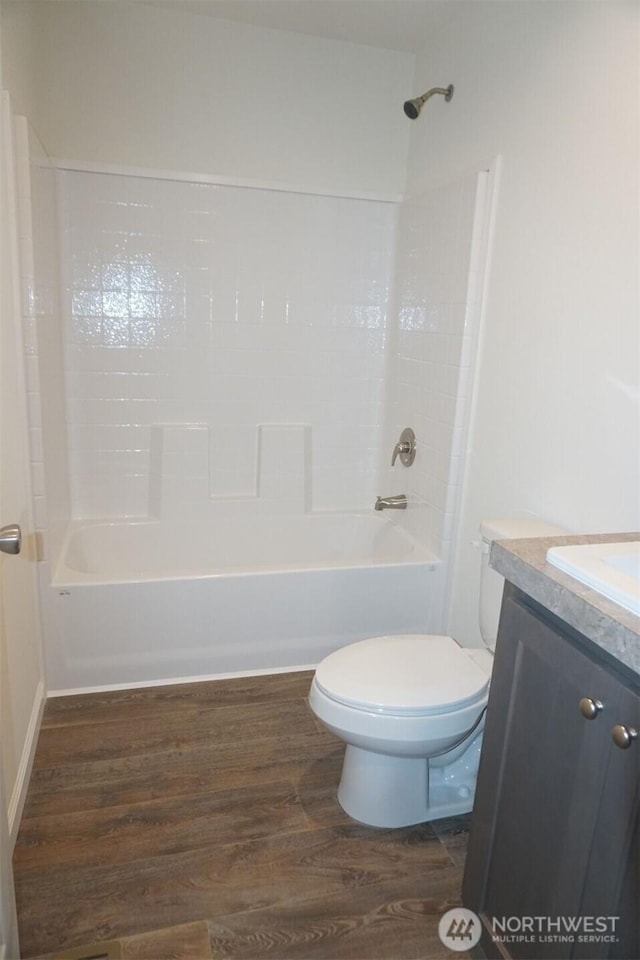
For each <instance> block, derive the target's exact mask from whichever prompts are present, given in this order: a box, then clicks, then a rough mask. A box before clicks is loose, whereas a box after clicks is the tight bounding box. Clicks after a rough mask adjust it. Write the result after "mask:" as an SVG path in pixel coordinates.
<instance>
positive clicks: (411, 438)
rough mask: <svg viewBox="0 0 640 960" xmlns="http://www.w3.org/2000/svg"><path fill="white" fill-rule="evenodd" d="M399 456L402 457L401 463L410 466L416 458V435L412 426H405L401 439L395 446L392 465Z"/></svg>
mask: <svg viewBox="0 0 640 960" xmlns="http://www.w3.org/2000/svg"><path fill="white" fill-rule="evenodd" d="M398 457H400V463H402V464H404V466H405V467H410V466H411V464H412V463H413V461H414V460H415V458H416V435H415V433H414V432H413V430H412V429H411V427H405V428H404V430H403V431H402V433H401V434H400V439H399V440H398V442H397V443H396V445H395V447H394V448H393V455H392V457H391V466H392V467H393V466H394V464H395V462H396V460H397V459H398Z"/></svg>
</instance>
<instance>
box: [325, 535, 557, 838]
mask: <svg viewBox="0 0 640 960" xmlns="http://www.w3.org/2000/svg"><path fill="white" fill-rule="evenodd" d="M480 533H481V537H482V541H481V544H480V546H481V551H482V553H481V556H482V560H481V573H480V633H481V636H482V639H483V642H484V644H485V647H484V648H480V649H476V648H465V647H462V646H461V645H460V644H459V643H457V642H456V641H455V640H454V639H453V638H452V637H448V636H436V635H430V634H420V633H412V634H395V635H392V636H384V637H371V638H369V639H368V640H360V641H359V642H358V643H352V644H349V645H348V646H346V647H343V648H342V649H340V650H336V651H335V652H334V653H332V654H330V655H329V656H328V657H326V658H325V659H324V660H323V661H322V662H321V663H320V664H319V666H318V667H317V669H316V672H315V676H314V678H313V682H312V684H311V690H310V692H309V706H310V707H311V710H312V711H313V713H314V714H315V715H316V716H317V717H318V719H319V720H320V721H321V722H322V723H323V725H324V726H325V727H326V728H327V729H328V730H330V731H331V732H332V733H333V734H335V735H336V736H337V737H339V738H340V739H342V740H344V741H345V743H346V751H345V756H344V763H343V767H342V776H341V779H340V786H339V788H338V801H339V803H340V805H341V807H342V808H343V810H344V811H345V812H346V813H347V814H349V816H350V817H352V818H353V819H354V820H357V821H359V822H360V823H365V824H368V825H370V826H374V827H404V826H408V825H409V824H415V823H422V822H424V821H427V820H437V819H439V818H441V817H450V816H455V815H457V814H461V813H467V812H468V811H470V810H471V808H472V806H473V797H474V792H475V784H476V776H477V771H478V764H479V761H480V747H481V743H482V731H483V728H484V715H485V711H486V706H487V698H488V693H489V681H490V677H491V669H492V665H493V648H494V645H495V638H496V635H497V629H498V619H499V613H500V604H501V599H502V588H503V584H504V581H503V579H502V577H500V576H499V575H498V574H497V573H495V571H493V570H491V569H490V568H489V564H488V559H489V548H490V545H491V542H492V541H493V540H509V539H519V538H525V537H544V536H547V537H549V536H560V535H561V534H564V533H566V531H565V530H562V529H561V528H559V527H556V526H552V525H550V524H548V523H544V522H543V521H541V520H538V519H536V518H533V519H505V520H490V521H484V522H483V523H482V524H481V526H480Z"/></svg>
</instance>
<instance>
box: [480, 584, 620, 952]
mask: <svg viewBox="0 0 640 960" xmlns="http://www.w3.org/2000/svg"><path fill="white" fill-rule="evenodd" d="M534 607H535V605H534ZM552 621H553V622H552ZM561 628H562V624H560V622H559V621H555V620H554V618H551V620H549V619H548V618H542V617H541V616H540V611H539V610H538V609H532V608H531V607H530V605H529V602H528V600H527V598H525V597H524V596H523V595H522V594H520V593H519V592H518V591H516V590H515V589H514V588H512V587H511V586H509V585H507V588H506V589H505V598H504V602H503V608H502V615H501V620H500V630H499V635H498V645H497V650H496V660H495V665H494V673H493V677H492V686H491V692H490V699H489V709H488V712H487V720H486V726H485V734H484V742H483V751H482V759H481V765H480V771H479V775H478V786H477V791H476V802H475V806H474V815H473V823H472V831H471V836H470V840H469V852H468V861H467V868H466V871H465V879H464V887H463V901H464V903H465V905H466V906H468V907H470V908H471V909H473V910H475V911H476V912H477V913H478V914H479V915H480V917H481V919H482V922H483V926H484V928H485V935H484V936H483V941H482V945H483V949H484V951H485V953H486V955H487V956H489V957H514V958H523V960H526V958H531V960H546V958H549V960H562V958H569V957H581V956H584V957H590V956H592V955H593V954H591V953H589V952H588V951H587V950H585V952H584V953H581V952H580V951H581V949H582V947H581V945H579V944H577V943H574V942H571V940H570V939H569V938H568V939H566V940H563V939H561V938H559V937H556V936H554V933H555V931H554V928H553V927H552V929H551V931H549V930H548V929H545V930H544V931H540V930H539V929H537V927H536V920H535V918H537V917H550V918H558V917H577V916H581V915H583V911H584V909H585V908H586V905H587V899H586V898H587V890H590V891H592V893H589V897H595V896H596V888H597V881H596V875H597V873H598V871H599V870H600V869H603V868H604V864H605V860H606V858H607V857H609V861H612V860H613V856H612V853H611V850H608V851H607V850H606V843H605V844H603V845H602V848H601V850H600V853H598V854H596V853H595V851H594V850H593V849H592V838H593V837H594V836H595V835H596V833H597V831H598V829H600V828H602V824H603V822H604V819H603V818H604V817H605V816H606V814H605V805H608V803H609V802H610V801H609V800H606V797H605V793H604V787H605V783H606V779H607V775H608V772H611V773H613V767H612V769H611V771H608V765H607V764H608V761H607V762H603V757H609V756H610V754H611V749H610V747H613V745H612V744H611V740H610V736H611V728H612V727H613V725H614V724H615V723H616V722H618V720H617V719H616V718H617V717H618V716H619V703H620V700H621V697H622V694H623V691H624V688H623V687H622V686H621V684H620V681H619V679H618V678H616V677H615V676H612V675H611V674H610V672H609V670H608V669H605V668H604V667H603V666H601V665H599V664H597V663H596V662H594V660H593V659H592V658H591V657H590V656H589V654H588V653H587V652H585V650H584V649H582V647H581V644H580V641H579V638H576V636H575V635H574V634H573V632H572V631H571V630H570V629H569V628H567V630H566V631H565V630H563V629H561ZM585 697H589V698H592V699H593V700H594V701H600V702H601V703H602V709H601V710H599V712H598V713H597V714H596V716H595V718H594V719H592V720H587V719H585V717H584V716H583V714H582V713H581V710H580V701H581V700H582V699H583V698H585ZM613 749H616V748H613ZM631 752H632V751H631V750H629V751H622V750H618V753H619V754H624V753H631ZM619 759H620V758H619V757H616V758H614V759H613V760H612V761H611V763H612V764H613V765H614V766H617V761H619ZM627 789H628V780H627V781H626V782H625V784H622V785H621V786H620V790H621V791H623V792H625V791H626V790H627ZM626 829H627V831H628V827H627V828H626ZM618 839H619V840H620V847H621V848H622V847H624V849H625V850H626V851H628V849H629V848H628V841H629V837H628V835H625V837H624V838H622V837H620V838H618ZM598 864H600V865H598ZM591 876H593V881H592V883H591V886H589V884H587V886H585V882H586V879H587V878H589V877H591ZM614 899H615V898H614ZM588 902H589V903H591V900H589V901H588ZM602 912H603V911H602V905H598V907H597V909H595V908H594V915H599V914H601V913H602ZM494 918H497V920H498V922H499V923H500V924H501V925H502V929H501V930H500V931H499V935H500V937H501V942H500V944H499V945H498V944H497V943H495V942H493V941H492V939H491V935H490V931H493V930H494V927H495V922H494ZM529 918H531V920H530V921H529ZM527 927H528V928H527ZM558 934H559V935H560V937H561V936H562V934H563V931H562V930H561V929H558ZM545 937H547V938H548V939H544V938H545ZM599 950H600V956H601V957H605V956H607V954H606V953H603V952H602V944H599ZM595 955H597V953H596V954H595Z"/></svg>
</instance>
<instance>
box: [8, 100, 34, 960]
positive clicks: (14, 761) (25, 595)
mask: <svg viewBox="0 0 640 960" xmlns="http://www.w3.org/2000/svg"><path fill="white" fill-rule="evenodd" d="M0 123H1V126H0V134H1V135H0V230H1V234H0V527H4V526H9V525H13V524H17V525H19V526H20V527H21V529H22V549H21V551H20V553H18V554H13V555H9V554H7V553H5V552H0V758H1V763H0V925H1V926H0V945H1V947H0V950H1V951H2V952H0V958H6V960H14V958H16V957H19V956H20V954H19V949H18V935H17V923H16V911H15V899H14V891H13V880H12V873H11V853H12V849H13V839H14V838H15V832H16V830H17V827H18V820H19V817H20V812H21V799H22V796H23V790H24V787H25V786H26V782H25V781H26V779H27V776H28V772H29V769H28V767H29V763H28V759H29V756H30V739H31V740H32V739H33V736H34V732H33V731H34V715H36V714H34V705H35V704H36V703H37V701H38V698H39V697H40V698H41V690H42V677H43V668H42V651H41V639H40V636H41V635H40V621H39V607H38V594H37V575H36V556H35V554H36V549H35V533H34V524H33V508H32V505H31V482H30V476H29V449H28V444H29V437H28V425H27V412H26V388H25V370H24V356H23V346H22V323H21V297H20V267H19V240H18V215H17V204H18V200H17V189H16V179H15V162H16V158H15V146H14V136H13V132H14V126H13V118H12V114H11V105H10V102H9V96H8V94H6V93H3V95H2V102H1V106H0ZM24 162H25V164H26V160H25V161H24Z"/></svg>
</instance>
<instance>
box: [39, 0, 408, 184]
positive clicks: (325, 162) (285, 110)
mask: <svg viewBox="0 0 640 960" xmlns="http://www.w3.org/2000/svg"><path fill="white" fill-rule="evenodd" d="M34 6H35V7H36V8H37V9H36V11H35V23H36V38H37V61H36V62H37V74H36V81H37V82H36V88H37V93H38V115H37V118H36V122H35V126H36V129H37V130H38V133H39V135H40V137H41V139H42V141H43V143H44V145H45V147H46V149H47V151H48V152H49V154H50V155H52V156H57V157H66V158H73V159H74V160H85V161H100V162H102V163H119V164H129V165H134V166H138V167H153V168H156V169H157V168H164V169H168V170H189V171H195V172H201V173H216V174H220V175H226V176H231V177H235V178H248V179H260V180H263V181H264V180H268V181H277V182H280V183H285V184H293V185H299V186H306V187H310V188H311V189H320V188H323V189H327V190H337V191H349V190H353V191H360V192H365V193H370V192H374V193H391V194H393V193H399V192H401V191H402V189H403V186H404V175H405V163H406V151H407V144H408V136H409V132H408V127H407V124H406V120H405V118H404V116H403V114H402V109H401V105H402V102H403V100H404V99H406V97H407V95H408V94H407V91H409V90H410V89H411V79H412V71H413V64H414V57H413V56H412V55H410V54H406V53H398V52H394V51H387V50H380V49H374V48H370V47H364V46H360V45H357V44H351V43H343V42H338V41H333V40H324V39H319V38H314V37H308V36H303V35H301V34H290V33H284V32H281V31H276V30H266V29H262V28H255V27H251V26H247V25H245V24H238V23H231V22H228V21H222V20H215V19H213V18H211V17H206V16H199V15H194V14H191V13H188V12H185V11H174V10H166V9H154V8H153V7H151V6H147V5H146V4H143V3H137V4H131V5H125V4H120V3H117V2H110V3H103V2H98V0H80V2H78V0H58V2H56V3H48V2H44V3H36V4H34Z"/></svg>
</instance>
